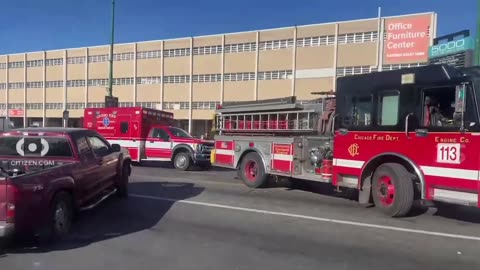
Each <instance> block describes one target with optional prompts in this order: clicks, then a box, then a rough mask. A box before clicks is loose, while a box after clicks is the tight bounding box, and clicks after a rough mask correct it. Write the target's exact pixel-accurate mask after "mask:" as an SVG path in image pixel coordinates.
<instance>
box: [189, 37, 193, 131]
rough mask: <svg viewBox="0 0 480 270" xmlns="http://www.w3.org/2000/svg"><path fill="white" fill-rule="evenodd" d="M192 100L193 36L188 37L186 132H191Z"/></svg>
mask: <svg viewBox="0 0 480 270" xmlns="http://www.w3.org/2000/svg"><path fill="white" fill-rule="evenodd" d="M192 101H193V37H191V38H190V91H189V95H188V133H192V124H193V123H192V116H193V110H192V103H193V102H192Z"/></svg>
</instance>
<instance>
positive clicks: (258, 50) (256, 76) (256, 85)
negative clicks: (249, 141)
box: [253, 31, 260, 100]
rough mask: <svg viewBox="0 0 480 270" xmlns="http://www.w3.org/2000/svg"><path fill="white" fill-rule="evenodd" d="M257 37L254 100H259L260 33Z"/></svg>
mask: <svg viewBox="0 0 480 270" xmlns="http://www.w3.org/2000/svg"><path fill="white" fill-rule="evenodd" d="M256 34H257V37H256V41H255V44H256V52H255V89H254V92H253V100H258V59H259V57H260V48H259V44H260V32H259V31H257V33H256Z"/></svg>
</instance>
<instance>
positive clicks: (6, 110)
mask: <svg viewBox="0 0 480 270" xmlns="http://www.w3.org/2000/svg"><path fill="white" fill-rule="evenodd" d="M5 58H6V59H5V60H6V66H5V114H6V118H7V120H10V115H9V113H8V112H9V108H8V105H9V104H8V103H9V98H8V94H9V92H10V91H9V88H10V87H9V86H8V85H9V84H10V83H9V82H10V81H9V78H8V77H9V76H8V61H9V57H8V55H7V56H6V57H5Z"/></svg>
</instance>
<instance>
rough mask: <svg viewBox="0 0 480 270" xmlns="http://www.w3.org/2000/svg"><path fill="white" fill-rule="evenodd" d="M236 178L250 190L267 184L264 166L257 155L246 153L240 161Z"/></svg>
mask: <svg viewBox="0 0 480 270" xmlns="http://www.w3.org/2000/svg"><path fill="white" fill-rule="evenodd" d="M238 174H239V175H238V176H239V177H240V179H242V181H243V183H244V184H245V185H246V186H247V187H250V188H261V187H263V186H265V185H266V184H267V180H268V175H267V174H266V173H265V165H264V164H263V160H262V158H261V157H260V156H259V155H258V154H257V153H254V152H252V153H248V154H247V155H246V156H245V157H244V158H243V159H242V161H241V163H240V167H239V168H238Z"/></svg>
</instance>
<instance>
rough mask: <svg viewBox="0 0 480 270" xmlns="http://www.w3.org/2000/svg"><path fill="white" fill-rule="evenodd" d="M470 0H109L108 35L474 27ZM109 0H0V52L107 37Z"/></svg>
mask: <svg viewBox="0 0 480 270" xmlns="http://www.w3.org/2000/svg"><path fill="white" fill-rule="evenodd" d="M476 2H477V0H455V1H447V0H336V1H331V0H294V1H287V0H283V1H281V0H203V1H202V0H116V13H115V43H127V42H135V41H144V40H161V39H169V38H179V37H190V36H198V35H210V34H221V33H229V32H240V31H249V30H260V29H266V28H276V27H287V26H293V25H304V24H314V23H324V22H335V21H341V20H355V19H362V18H372V17H376V16H377V12H378V7H382V16H395V15H402V14H409V13H418V12H430V11H433V12H437V13H438V32H437V35H439V36H440V35H445V34H449V33H452V32H456V31H460V30H464V29H469V30H470V31H471V34H472V35H475V33H476V20H477V17H476V16H477V10H478V9H477V5H476ZM111 3H112V0H0V10H1V13H2V16H0V54H10V53H21V52H30V51H42V50H53V49H63V48H76V47H85V46H95V45H105V44H109V43H110V31H111V6H112V5H111Z"/></svg>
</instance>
